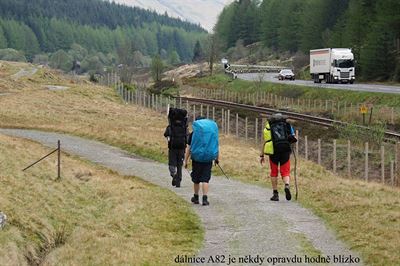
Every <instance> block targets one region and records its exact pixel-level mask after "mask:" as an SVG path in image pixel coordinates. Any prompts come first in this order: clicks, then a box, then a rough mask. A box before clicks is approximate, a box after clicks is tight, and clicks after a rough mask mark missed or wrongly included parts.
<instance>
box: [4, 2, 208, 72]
mask: <svg viewBox="0 0 400 266" xmlns="http://www.w3.org/2000/svg"><path fill="white" fill-rule="evenodd" d="M0 14H1V18H0V49H5V48H11V49H13V50H10V49H8V50H7V51H8V52H5V51H2V52H0V59H5V58H4V57H6V56H11V57H13V56H14V57H15V58H20V57H21V54H23V55H22V57H24V56H25V57H26V59H27V60H29V61H34V60H36V61H46V60H50V58H51V57H53V58H63V59H64V60H67V61H68V63H67V64H66V65H64V66H63V68H64V69H65V70H66V69H67V68H69V67H70V66H72V61H74V60H79V61H81V60H85V58H86V61H91V62H92V64H91V65H97V66H96V67H95V68H96V69H100V68H101V69H102V67H100V65H104V64H107V63H116V62H117V61H118V63H121V62H122V61H124V62H126V61H127V58H129V59H135V60H136V64H137V65H138V66H144V65H146V66H148V64H149V62H150V61H151V57H153V56H155V55H160V57H161V58H162V59H164V60H166V61H168V62H170V63H175V64H176V63H180V62H191V60H192V58H193V48H194V46H195V43H196V41H197V40H204V39H205V38H206V32H205V31H204V30H203V29H201V28H200V26H198V25H195V24H191V23H188V22H184V21H181V20H180V19H174V18H170V17H168V16H167V15H157V14H156V13H154V12H151V11H146V10H143V9H139V8H131V7H125V6H121V5H117V4H114V3H108V2H104V1H99V0H85V1H81V0H79V1H77V0H68V1H64V0H63V1H61V0H51V1H50V0H38V1H29V0H12V1H11V0H0ZM14 50H16V51H19V52H20V54H17V53H16V51H14ZM2 54H3V57H1V56H2ZM53 55H56V56H53ZM60 56H61V57H60ZM6 59H7V57H6ZM60 60H61V59H60ZM60 60H58V61H60ZM93 62H95V63H93Z"/></svg>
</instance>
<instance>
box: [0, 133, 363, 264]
mask: <svg viewBox="0 0 400 266" xmlns="http://www.w3.org/2000/svg"><path fill="white" fill-rule="evenodd" d="M0 133H1V134H5V135H12V136H16V137H22V138H27V139H31V140H34V141H37V142H40V143H42V144H44V145H46V146H50V147H55V146H56V143H57V140H58V139H60V140H61V146H62V149H63V151H64V152H67V153H70V154H74V155H78V156H80V157H82V158H84V159H87V160H89V161H92V162H95V163H98V164H101V165H103V166H105V167H108V168H110V169H113V170H115V171H117V172H119V173H120V174H123V175H134V176H138V177H141V178H142V179H144V180H147V181H149V182H151V183H154V184H157V185H159V186H161V187H165V188H168V189H170V190H172V191H174V192H175V193H176V194H178V195H179V196H181V197H182V198H184V199H185V200H187V201H189V200H190V197H191V195H192V184H191V181H190V178H189V175H188V173H187V172H184V176H183V181H182V187H181V188H179V189H177V188H172V187H171V185H170V177H169V174H168V167H167V166H166V165H164V164H161V163H156V162H153V161H149V160H146V159H142V158H137V157H134V156H132V155H129V154H127V153H125V152H124V151H122V150H120V149H118V148H115V147H112V146H109V145H106V144H103V143H100V142H96V141H91V140H86V139H83V138H78V137H73V136H68V135H63V134H55V133H45V132H39V131H33V130H18V129H0ZM270 194H271V191H270V190H266V189H265V188H261V187H257V186H254V185H249V184H243V183H241V182H238V181H234V180H227V179H225V178H223V177H213V178H212V180H211V184H210V193H209V200H210V206H207V207H203V206H199V205H194V206H193V208H194V210H195V211H196V213H197V214H198V215H199V216H200V218H201V221H202V223H203V225H204V228H205V232H206V233H205V240H204V247H203V248H202V249H201V250H200V252H199V254H198V256H197V257H199V258H201V257H205V258H206V261H207V260H208V259H209V257H210V256H214V255H225V263H221V264H219V265H227V264H228V257H229V256H230V257H231V258H235V259H236V263H234V264H235V265H273V263H272V260H273V259H275V260H277V259H279V258H281V259H283V257H289V258H293V257H294V256H295V255H297V257H300V259H301V260H302V263H296V265H309V264H307V263H305V254H304V250H303V248H304V245H303V244H302V240H301V239H302V238H304V237H305V238H306V239H308V240H309V241H310V242H311V243H312V245H313V246H314V248H315V249H318V250H319V251H321V254H322V256H328V255H329V256H331V259H332V258H333V255H336V256H338V255H345V256H350V255H351V256H353V258H354V257H355V256H356V255H355V254H354V253H352V252H350V251H349V249H348V248H347V247H346V246H345V245H344V244H343V243H342V242H340V241H338V240H337V239H336V238H335V236H334V234H333V233H332V232H331V231H330V230H328V229H327V228H326V226H325V225H324V223H323V222H322V221H321V220H320V219H319V218H318V217H316V216H315V215H313V214H312V213H311V212H310V211H309V210H307V209H304V208H303V207H301V206H300V205H299V204H297V203H296V202H287V201H286V200H282V199H281V201H279V202H270V201H269V197H270ZM281 198H283V195H281ZM177 255H178V254H177ZM249 255H250V256H251V259H252V260H251V261H249V260H244V259H242V260H241V263H239V258H245V256H249ZM257 256H258V257H259V258H262V259H263V261H262V262H261V260H259V261H255V260H254V259H255V258H256V257H257ZM213 258H215V257H213ZM220 258H221V257H220ZM247 258H249V257H247ZM293 264H294V263H281V264H279V265H293ZM334 264H337V265H346V264H344V263H334ZM199 265H208V264H207V263H204V264H199ZM210 265H211V264H210ZM212 265H215V264H212ZM275 265H277V264H275ZM352 265H355V264H352ZM356 265H361V263H358V264H356Z"/></svg>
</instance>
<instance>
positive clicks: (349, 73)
mask: <svg viewBox="0 0 400 266" xmlns="http://www.w3.org/2000/svg"><path fill="white" fill-rule="evenodd" d="M331 66H332V68H331V71H330V77H329V81H328V82H329V83H336V82H349V83H351V84H353V82H354V80H355V68H354V55H353V53H352V52H351V50H350V49H347V48H342V49H338V48H337V49H332V54H331Z"/></svg>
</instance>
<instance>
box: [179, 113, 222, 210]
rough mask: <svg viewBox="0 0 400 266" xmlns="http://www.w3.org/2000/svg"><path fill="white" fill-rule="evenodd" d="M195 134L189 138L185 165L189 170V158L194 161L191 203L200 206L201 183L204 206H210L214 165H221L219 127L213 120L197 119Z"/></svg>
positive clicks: (194, 127) (194, 124) (194, 123)
mask: <svg viewBox="0 0 400 266" xmlns="http://www.w3.org/2000/svg"><path fill="white" fill-rule="evenodd" d="M192 127H193V132H192V133H190V135H189V138H188V146H187V148H186V154H185V163H184V166H185V168H187V165H188V161H189V158H191V159H192V172H191V174H190V176H191V177H192V182H193V190H194V195H193V197H192V198H191V201H192V202H193V203H194V204H199V203H200V202H199V192H200V183H201V189H202V192H203V198H202V199H203V201H202V204H203V205H204V206H207V205H209V204H210V203H209V201H208V183H209V181H210V178H211V168H212V163H213V161H215V164H218V163H219V160H218V159H219V143H218V126H217V123H215V122H214V121H213V120H210V119H205V118H203V117H198V118H196V121H194V122H193V125H192Z"/></svg>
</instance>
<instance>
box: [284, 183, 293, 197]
mask: <svg viewBox="0 0 400 266" xmlns="http://www.w3.org/2000/svg"><path fill="white" fill-rule="evenodd" d="M285 196H286V200H291V199H292V194H290V188H289V185H285Z"/></svg>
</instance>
